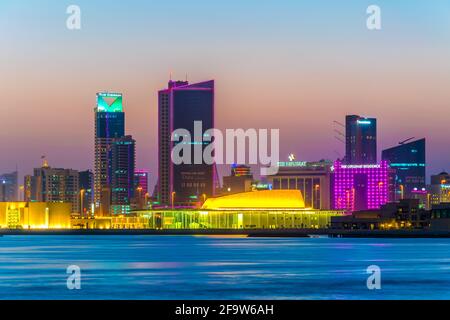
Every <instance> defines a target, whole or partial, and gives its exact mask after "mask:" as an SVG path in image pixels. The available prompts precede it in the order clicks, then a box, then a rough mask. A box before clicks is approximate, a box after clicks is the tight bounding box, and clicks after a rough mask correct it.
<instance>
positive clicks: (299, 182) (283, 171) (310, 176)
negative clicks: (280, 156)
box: [267, 161, 333, 210]
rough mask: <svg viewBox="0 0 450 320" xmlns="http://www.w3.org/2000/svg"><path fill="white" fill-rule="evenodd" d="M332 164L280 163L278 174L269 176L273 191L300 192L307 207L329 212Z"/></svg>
mask: <svg viewBox="0 0 450 320" xmlns="http://www.w3.org/2000/svg"><path fill="white" fill-rule="evenodd" d="M332 166H333V163H332V162H329V161H320V162H299V161H291V162H280V163H278V167H279V169H278V173H277V174H276V175H273V176H268V177H267V181H268V183H269V184H270V185H272V189H273V190H300V192H301V194H302V195H303V198H304V201H305V206H306V207H308V208H313V209H321V210H328V209H330V208H331V205H330V190H331V189H330V188H331V167H332Z"/></svg>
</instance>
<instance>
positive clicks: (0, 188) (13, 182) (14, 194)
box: [0, 171, 19, 202]
mask: <svg viewBox="0 0 450 320" xmlns="http://www.w3.org/2000/svg"><path fill="white" fill-rule="evenodd" d="M18 181H19V174H18V172H17V171H15V172H12V173H5V174H2V175H0V201H1V202H14V201H18V200H19V184H18Z"/></svg>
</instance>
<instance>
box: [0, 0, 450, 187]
mask: <svg viewBox="0 0 450 320" xmlns="http://www.w3.org/2000/svg"><path fill="white" fill-rule="evenodd" d="M77 2H78V4H79V5H80V7H81V8H82V14H83V26H82V30H80V31H69V30H67V29H66V28H65V19H66V17H67V16H66V15H65V8H66V6H67V5H68V3H61V4H59V5H54V4H52V5H48V6H45V5H42V6H41V7H36V6H33V7H31V6H30V7H29V9H28V7H27V4H29V3H31V2H30V1H18V3H16V2H14V3H9V2H8V3H3V4H1V5H0V8H1V9H2V10H1V13H0V17H1V19H0V34H2V38H4V39H5V44H6V46H5V50H4V51H2V52H1V53H0V58H2V59H3V60H4V61H9V63H8V65H6V64H2V67H1V70H0V71H1V72H2V75H3V77H2V78H1V79H2V80H1V82H0V88H1V89H0V90H1V91H2V92H1V94H2V97H3V104H2V111H3V112H4V113H6V114H8V121H7V122H6V123H4V124H3V125H2V127H1V129H0V137H1V141H2V142H1V147H2V150H4V152H3V153H2V159H1V163H0V170H1V172H9V171H14V170H15V167H16V164H17V165H18V167H19V170H20V175H21V177H23V175H24V174H26V173H31V171H32V169H33V168H35V167H39V166H40V157H41V155H46V156H47V158H48V160H49V162H50V165H51V166H53V167H64V168H73V169H77V170H84V169H93V158H94V145H93V143H92V138H93V135H94V123H93V108H94V107H95V94H96V93H97V92H100V91H103V90H108V91H112V92H122V93H123V95H124V111H125V113H126V114H127V126H126V131H127V132H128V133H129V134H131V135H133V137H134V138H135V139H136V141H137V145H136V148H137V152H136V157H137V163H136V165H137V167H143V168H148V169H149V170H150V176H151V179H150V186H151V188H152V187H153V185H154V183H155V180H156V176H157V158H158V157H157V103H158V102H157V91H158V90H161V89H162V88H164V87H165V86H166V83H167V81H168V79H169V74H171V73H172V75H173V77H172V79H173V80H178V79H184V78H185V74H186V73H187V74H188V78H189V80H190V81H192V82H198V81H203V80H206V79H210V78H211V79H215V81H216V96H217V98H216V123H217V127H218V128H219V129H224V128H244V129H246V128H280V129H281V132H280V134H281V136H280V141H281V153H280V159H284V158H285V157H287V155H288V154H289V153H291V152H293V153H295V154H296V155H297V158H298V159H301V160H305V161H315V160H319V159H322V158H328V159H331V160H334V159H335V158H336V157H337V155H336V153H335V152H334V150H339V151H340V153H341V155H342V156H343V155H344V145H343V144H340V143H339V142H338V141H336V140H335V139H334V135H335V134H334V132H333V130H334V129H335V127H333V121H334V120H337V121H340V122H343V121H344V117H345V115H347V114H361V115H362V116H368V117H375V118H377V119H378V121H379V123H378V132H379V133H378V137H379V138H378V140H379V144H378V150H379V152H378V160H380V158H381V150H383V149H386V148H389V147H393V146H396V145H397V143H398V142H399V141H402V140H404V139H407V138H409V137H412V136H414V137H416V138H422V137H425V138H427V144H428V146H427V147H428V149H427V155H428V159H427V162H428V167H427V177H429V176H430V175H431V174H437V173H439V172H441V171H442V170H443V169H446V170H449V165H448V164H449V162H450V150H448V149H444V150H442V149H441V148H442V147H441V148H440V146H445V145H446V144H445V142H447V139H448V138H447V134H448V124H447V123H446V117H445V116H443V115H445V112H446V111H447V110H448V105H449V101H450V93H448V92H446V91H447V90H446V84H447V83H449V80H450V72H449V71H450V61H449V60H448V58H447V57H448V56H449V53H450V48H449V45H448V43H450V41H449V40H450V32H449V30H450V28H449V25H448V24H449V21H448V20H446V19H444V17H445V13H446V12H449V11H450V4H448V3H445V2H444V1H442V2H437V4H436V6H433V8H428V7H426V2H425V1H418V2H416V3H415V4H412V5H411V4H408V3H407V2H406V1H399V2H397V3H396V4H389V3H388V2H387V1H377V3H378V4H379V5H380V6H381V7H382V9H383V14H384V15H383V30H381V31H379V32H370V31H368V30H367V29H366V28H365V19H366V15H365V8H366V7H367V4H368V3H367V2H366V1H359V2H358V3H357V2H352V3H351V4H345V5H337V4H334V3H332V2H330V1H319V3H318V4H297V3H294V2H293V1H284V2H283V4H285V5H284V6H283V5H278V4H274V3H270V2H264V3H262V4H260V3H258V7H256V6H255V7H253V6H252V5H253V4H254V3H255V1H248V2H246V3H245V4H238V3H237V2H236V1H232V2H230V3H226V4H225V3H220V4H210V3H207V2H205V1H193V2H189V5H187V4H183V3H182V2H180V1H175V2H172V3H170V4H161V3H150V4H149V3H144V4H142V3H140V2H139V1H136V2H135V4H136V3H137V4H139V5H136V6H127V7H126V8H127V10H124V8H125V6H124V5H123V4H116V3H115V4H110V3H107V2H105V1H95V3H93V4H91V3H90V2H87V1H77ZM44 3H50V2H49V1H44ZM324 3H326V4H327V6H328V7H329V9H330V10H327V12H323V11H321V10H320V8H321V7H322V6H323V4H324ZM360 3H361V4H360ZM101 4H103V5H104V6H103V7H102V9H103V10H99V8H100V5H101ZM106 4H108V5H107V6H106ZM341 6H342V7H341ZM31 8H32V10H31ZM150 9H151V10H150ZM166 9H172V10H170V15H169V16H168V13H165V11H166ZM199 9H201V10H199ZM237 9H238V10H237ZM295 9H297V10H295ZM196 10H198V13H195V12H196ZM431 11H432V14H430V15H428V16H427V14H426V12H428V13H430V12H431ZM418 12H421V14H420V15H418ZM424 12H425V13H424ZM146 14H148V15H149V16H148V17H147V16H146ZM3 15H6V17H8V18H7V19H4V16H3ZM249 17H250V18H249ZM431 17H433V19H432V20H431ZM439 17H443V18H442V20H440V19H439ZM106 18H107V19H106ZM122 18H123V19H122ZM147 18H148V19H147ZM164 18H168V19H167V21H174V22H173V23H171V24H170V23H169V24H167V23H166V24H164ZM281 18H283V19H281ZM230 19H231V20H230ZM111 21H113V22H114V23H111ZM229 21H232V22H233V23H234V24H233V25H232V26H230V25H229V23H228V22H229ZM205 26H208V28H205ZM180 28H182V29H180ZM206 29H209V30H206ZM180 30H183V32H180ZM237 31H239V33H237V34H236V32H237ZM211 35H213V36H214V37H211ZM3 36H4V37H3ZM165 37H168V39H169V40H168V41H167V40H166V39H165ZM398 37H401V39H402V41H401V42H399V41H398ZM204 39H208V40H210V41H204ZM338 44H339V46H338ZM117 48H123V49H124V50H123V51H121V50H120V49H117ZM30 52H33V54H31V55H30V54H29V53H30ZM343 80H344V81H343ZM286 92H288V94H286ZM274 108H276V110H277V112H276V113H273V112H271V110H274ZM261 111H263V112H261ZM405 111H407V112H408V113H406V112H405ZM237 112H239V115H240V116H239V117H236V113H237ZM52 113H53V115H52ZM62 114H64V115H65V116H67V118H66V117H62V116H61V115H62ZM292 114H296V115H299V116H298V117H292ZM50 117H52V118H53V119H52V120H53V121H51V120H50ZM406 120H407V121H406ZM38 121H41V123H38V124H37V122H38ZM68 123H70V124H73V126H69V125H68ZM423 123H425V124H426V125H425V126H424V125H423ZM18 124H19V127H18ZM317 128H320V129H319V130H318V129H317ZM323 146H326V148H323ZM284 155H286V156H284ZM220 172H221V173H222V174H223V173H224V172H228V168H225V169H224V170H221V171H220ZM19 181H22V178H20V180H19ZM151 190H152V189H151Z"/></svg>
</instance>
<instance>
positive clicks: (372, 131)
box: [345, 115, 377, 164]
mask: <svg viewBox="0 0 450 320" xmlns="http://www.w3.org/2000/svg"><path fill="white" fill-rule="evenodd" d="M345 132H346V145H345V163H346V164H375V163H377V119H374V118H363V117H360V116H357V115H351V116H347V117H346V119H345Z"/></svg>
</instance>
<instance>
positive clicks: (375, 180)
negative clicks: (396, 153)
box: [333, 161, 389, 211]
mask: <svg viewBox="0 0 450 320" xmlns="http://www.w3.org/2000/svg"><path fill="white" fill-rule="evenodd" d="M388 170H389V165H388V163H387V161H382V162H381V163H380V164H364V165H357V164H352V165H345V164H343V163H342V162H340V161H336V162H335V163H334V168H333V197H334V198H333V203H334V208H335V209H339V210H348V211H358V210H368V209H369V210H370V209H379V208H380V207H381V206H382V205H383V204H385V203H387V202H388V196H389V177H388Z"/></svg>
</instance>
